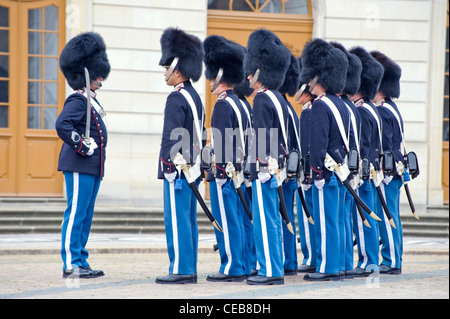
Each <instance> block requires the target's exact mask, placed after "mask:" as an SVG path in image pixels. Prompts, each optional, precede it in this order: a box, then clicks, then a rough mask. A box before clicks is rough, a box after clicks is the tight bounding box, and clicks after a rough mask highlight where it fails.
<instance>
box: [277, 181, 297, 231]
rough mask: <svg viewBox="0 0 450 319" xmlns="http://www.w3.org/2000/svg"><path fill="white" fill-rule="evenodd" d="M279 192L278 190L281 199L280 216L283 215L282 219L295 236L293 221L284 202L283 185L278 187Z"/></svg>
mask: <svg viewBox="0 0 450 319" xmlns="http://www.w3.org/2000/svg"><path fill="white" fill-rule="evenodd" d="M277 190H278V197H280V214H281V217H282V218H283V220H284V222H285V223H286V226H287V228H288V229H289V231H290V232H291V233H292V234H294V230H293V228H292V224H291V220H290V219H289V215H288V213H287V208H286V202H285V200H284V194H283V186H282V185H280V186H278V187H277Z"/></svg>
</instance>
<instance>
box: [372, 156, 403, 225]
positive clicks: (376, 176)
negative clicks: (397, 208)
mask: <svg viewBox="0 0 450 319" xmlns="http://www.w3.org/2000/svg"><path fill="white" fill-rule="evenodd" d="M370 175H371V177H372V180H373V184H374V186H375V189H376V190H377V194H378V198H379V199H380V202H381V206H383V211H384V213H385V214H386V217H387V218H388V220H389V223H390V224H391V226H392V227H394V228H395V229H397V227H395V223H394V219H393V218H392V216H391V213H390V212H389V209H388V207H387V204H386V200H385V199H384V196H383V193H382V191H381V187H380V184H381V183H382V173H381V172H377V171H375V168H374V166H373V165H372V163H371V164H370Z"/></svg>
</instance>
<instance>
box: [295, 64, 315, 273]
mask: <svg viewBox="0 0 450 319" xmlns="http://www.w3.org/2000/svg"><path fill="white" fill-rule="evenodd" d="M298 60H299V67H300V74H301V69H302V59H301V57H300V58H299V59H298ZM299 82H300V83H299V90H298V91H297V94H296V96H295V99H296V102H297V103H298V104H300V105H302V113H301V114H300V132H299V133H300V150H301V152H300V155H301V159H300V162H301V167H302V169H303V176H301V181H300V188H299V189H298V191H299V192H302V194H300V193H297V194H296V201H297V220H298V233H299V238H300V249H301V251H302V254H303V261H302V263H301V265H300V266H299V267H298V272H300V273H311V272H315V271H316V255H317V254H316V241H315V235H314V233H315V229H314V227H316V226H315V224H314V219H313V218H312V216H311V214H312V213H313V212H314V207H313V197H312V188H311V186H312V180H311V172H310V171H311V169H310V167H309V131H310V128H309V119H310V116H311V106H312V103H313V101H314V99H315V98H316V96H315V95H312V94H311V92H310V91H309V85H308V83H309V79H307V78H301V77H300V81H299ZM301 195H303V197H304V199H305V204H306V208H303V207H302V205H299V203H301V198H300V196H301ZM307 211H308V212H309V213H310V216H307V214H306V212H307Z"/></svg>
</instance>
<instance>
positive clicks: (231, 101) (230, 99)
mask: <svg viewBox="0 0 450 319" xmlns="http://www.w3.org/2000/svg"><path fill="white" fill-rule="evenodd" d="M225 101H227V102H228V103H230V105H231V107H232V108H233V110H234V113H236V116H237V119H238V125H239V135H240V136H241V146H242V151H243V152H245V140H244V129H243V128H242V115H241V112H240V111H239V108H238V106H237V105H236V103H235V102H234V100H233V99H232V98H231V97H229V96H227V97H226V98H225Z"/></svg>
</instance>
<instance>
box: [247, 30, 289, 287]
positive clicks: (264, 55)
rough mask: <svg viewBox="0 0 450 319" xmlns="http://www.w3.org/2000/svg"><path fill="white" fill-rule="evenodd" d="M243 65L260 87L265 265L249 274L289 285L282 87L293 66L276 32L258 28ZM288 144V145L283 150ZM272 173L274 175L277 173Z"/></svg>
mask: <svg viewBox="0 0 450 319" xmlns="http://www.w3.org/2000/svg"><path fill="white" fill-rule="evenodd" d="M247 49H248V51H247V54H246V55H245V59H244V70H245V72H246V74H249V75H248V79H249V81H250V86H251V87H252V88H253V89H255V90H257V92H258V93H257V94H256V96H255V99H254V100H253V124H254V130H255V140H256V147H255V152H254V154H250V155H251V156H252V158H256V162H254V161H252V163H251V171H250V180H251V181H252V194H253V196H252V215H253V231H254V234H255V245H256V256H257V260H258V263H259V265H260V268H259V270H258V275H257V276H251V277H249V278H248V279H247V284H251V285H271V284H278V285H280V284H284V277H283V276H284V267H283V247H282V235H281V232H282V226H281V223H282V220H281V217H280V210H279V197H278V189H279V188H278V187H279V186H281V182H282V181H283V180H282V170H283V169H284V164H285V159H284V152H286V150H287V137H286V124H285V123H286V122H287V119H288V109H287V105H286V102H285V100H284V98H283V97H282V96H281V94H280V93H279V92H278V91H277V89H278V88H279V87H280V86H281V85H282V84H283V82H284V77H285V75H286V71H287V69H288V67H289V59H290V54H291V53H290V51H289V49H287V48H286V47H285V46H284V44H283V43H282V42H281V41H280V39H279V38H278V37H277V36H276V35H275V34H274V33H273V32H271V31H269V30H265V29H259V30H256V31H254V32H252V34H250V36H249V39H248V43H247ZM283 149H284V150H283ZM272 174H273V176H272Z"/></svg>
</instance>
